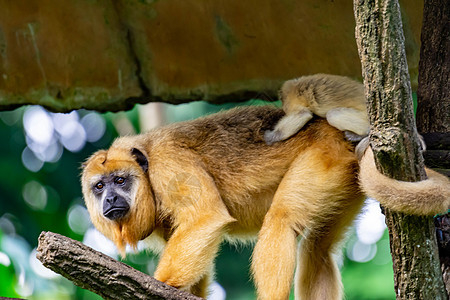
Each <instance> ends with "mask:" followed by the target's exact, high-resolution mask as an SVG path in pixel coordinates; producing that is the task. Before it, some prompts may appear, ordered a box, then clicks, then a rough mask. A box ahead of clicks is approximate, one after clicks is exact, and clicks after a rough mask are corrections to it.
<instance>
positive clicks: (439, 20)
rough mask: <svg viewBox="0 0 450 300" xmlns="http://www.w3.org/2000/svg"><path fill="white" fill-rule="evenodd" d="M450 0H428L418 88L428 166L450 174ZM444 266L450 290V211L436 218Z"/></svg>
mask: <svg viewBox="0 0 450 300" xmlns="http://www.w3.org/2000/svg"><path fill="white" fill-rule="evenodd" d="M449 20H450V2H449V1H448V0H425V3H424V10H423V25H422V36H421V48H420V61H419V79H418V80H419V87H418V90H417V102H418V108H417V128H418V130H419V132H420V133H421V134H422V136H423V137H424V139H425V142H426V144H427V151H426V152H425V154H424V158H425V163H426V165H427V166H428V167H431V168H434V169H437V170H438V171H440V172H442V173H444V174H446V175H447V176H450V52H449V51H448V50H449V49H450V30H449V29H450V28H449ZM435 225H436V234H437V239H438V246H439V256H440V261H441V270H442V273H443V278H444V283H445V287H446V289H447V293H448V294H450V214H446V215H442V216H439V217H436V218H435Z"/></svg>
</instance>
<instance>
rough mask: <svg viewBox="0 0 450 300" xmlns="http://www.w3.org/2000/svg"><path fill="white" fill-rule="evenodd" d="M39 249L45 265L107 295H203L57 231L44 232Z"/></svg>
mask: <svg viewBox="0 0 450 300" xmlns="http://www.w3.org/2000/svg"><path fill="white" fill-rule="evenodd" d="M37 251H38V253H37V255H36V257H37V259H39V260H40V261H41V262H42V263H43V264H44V266H46V267H47V268H49V269H51V270H53V271H55V272H57V273H59V274H61V275H63V276H64V277H66V278H67V279H69V280H71V281H72V282H73V283H74V284H76V285H78V286H79V287H81V288H83V289H88V290H90V291H92V292H94V293H96V294H98V295H100V296H102V297H103V298H105V299H172V300H179V299H185V300H199V299H202V298H199V297H196V296H194V295H192V294H189V293H187V292H184V291H181V290H178V289H176V288H174V287H171V286H169V285H167V284H165V283H162V282H160V281H158V280H156V279H155V278H153V277H151V276H149V275H147V274H144V273H142V272H139V271H137V270H136V269H133V268H132V267H130V266H128V265H126V264H124V263H122V262H119V261H117V260H115V259H113V258H111V257H109V256H107V255H105V254H103V253H101V252H98V251H95V250H94V249H92V248H90V247H88V246H86V245H84V244H82V243H81V242H78V241H75V240H72V239H70V238H68V237H65V236H62V235H60V234H57V233H53V232H42V233H41V235H40V236H39V246H38V248H37Z"/></svg>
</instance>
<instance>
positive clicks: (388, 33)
mask: <svg viewBox="0 0 450 300" xmlns="http://www.w3.org/2000/svg"><path fill="white" fill-rule="evenodd" d="M353 3H354V13H355V20H356V41H357V44H358V51H359V56H360V59H361V63H362V69H363V78H364V84H365V93H366V99H367V101H368V105H367V107H368V113H369V118H370V123H371V132H370V142H371V147H372V150H373V152H374V156H375V160H376V163H377V167H378V169H379V170H380V172H381V173H383V174H385V175H387V176H390V177H392V178H395V179H397V180H403V181H418V180H422V179H425V178H426V174H425V171H424V166H423V157H422V155H421V153H420V151H419V148H418V136H417V129H416V126H415V122H414V115H413V102H412V94H411V87H410V81H409V74H408V66H407V62H406V55H405V50H404V36H403V29H402V23H401V17H400V7H399V4H398V2H397V0H354V2H353ZM385 215H386V223H387V225H388V228H389V237H390V244H391V254H392V260H393V264H394V283H395V292H396V295H397V299H447V295H446V292H445V288H444V284H443V280H442V273H441V271H440V269H439V256H438V252H437V244H436V236H435V233H434V226H433V219H432V218H431V217H416V216H408V215H404V214H400V213H395V212H391V211H389V210H388V209H386V210H385Z"/></svg>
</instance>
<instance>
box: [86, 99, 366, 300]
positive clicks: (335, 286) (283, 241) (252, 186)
mask: <svg viewBox="0 0 450 300" xmlns="http://www.w3.org/2000/svg"><path fill="white" fill-rule="evenodd" d="M283 115H284V113H283V111H281V110H280V109H276V108H274V107H268V106H266V107H249V108H240V109H233V110H230V111H226V112H223V113H219V114H216V115H212V116H209V117H205V118H200V119H197V120H194V121H189V122H183V123H178V124H173V125H170V126H167V127H164V128H160V129H156V130H153V131H150V132H148V133H146V134H143V135H138V136H130V137H123V138H119V139H117V140H116V141H115V142H114V143H113V144H112V146H111V147H110V148H109V149H108V150H102V151H99V152H97V153H95V154H94V155H93V156H92V157H91V158H90V159H88V161H87V163H86V166H85V168H84V170H83V175H82V183H83V193H84V197H85V201H86V205H87V207H88V210H89V212H90V215H91V218H92V221H93V223H94V225H95V226H96V227H97V228H98V229H99V230H100V231H101V232H103V233H104V234H105V235H106V236H107V237H108V238H110V239H111V240H113V241H114V242H115V243H116V245H117V246H118V247H119V248H121V249H123V247H124V246H125V244H129V245H131V246H135V245H136V243H137V241H138V240H140V239H144V238H146V237H147V236H148V235H150V236H149V237H148V239H149V240H153V241H155V240H156V241H159V242H158V243H157V244H158V245H160V244H161V241H163V244H165V247H164V250H163V251H162V253H161V259H160V262H159V265H158V268H157V270H156V272H155V277H156V278H157V279H159V280H161V281H164V282H166V283H168V284H170V285H172V286H175V287H178V288H182V289H187V290H190V291H191V292H193V293H196V294H197V295H200V296H206V286H207V285H208V283H209V282H210V280H211V278H212V274H213V272H212V270H213V269H214V267H213V265H214V258H215V256H216V254H217V251H218V248H219V244H220V243H221V241H222V240H223V239H228V240H230V241H232V242H236V241H246V240H254V239H255V237H256V236H258V238H257V243H256V247H255V252H254V255H253V258H252V261H253V263H252V269H253V274H254V277H255V281H256V285H257V287H258V297H259V298H260V299H271V300H272V299H286V298H287V297H288V296H289V291H290V288H291V284H292V282H293V272H294V268H295V261H296V254H295V253H296V249H297V246H296V238H297V236H298V235H302V236H303V239H304V240H305V241H306V242H305V245H308V247H307V248H308V249H307V253H309V254H308V255H306V256H305V258H303V259H302V263H301V264H302V265H303V266H304V268H302V269H301V270H300V271H299V272H300V273H301V274H303V275H301V276H300V277H299V278H300V279H299V280H297V282H296V285H297V286H298V287H297V290H298V291H300V292H299V293H300V294H303V295H305V296H302V297H301V299H308V295H315V293H316V292H315V290H317V289H319V290H320V291H322V292H321V293H320V295H330V297H331V298H328V299H339V298H340V295H341V292H340V275H339V272H338V271H337V269H336V266H335V263H334V262H333V260H332V253H333V251H334V250H335V247H336V244H337V243H338V241H339V240H341V238H342V236H343V233H344V232H345V231H346V229H347V227H348V226H349V225H350V223H351V220H353V219H354V218H355V216H356V214H357V213H358V211H359V209H360V207H361V205H362V203H363V199H364V197H363V195H362V193H361V192H360V189H359V187H358V182H357V170H358V163H357V159H356V156H355V154H354V149H353V147H352V145H351V144H350V143H348V142H347V141H345V139H344V138H343V133H342V132H340V131H338V130H337V129H335V128H333V127H331V126H329V125H328V124H327V122H326V121H325V120H321V119H315V120H312V121H310V122H308V123H307V124H306V125H305V127H304V129H303V130H302V131H300V132H298V133H297V134H295V135H294V136H293V137H292V138H291V139H289V140H286V141H284V142H281V143H277V144H276V145H273V146H268V145H267V144H266V143H265V141H264V133H265V131H267V130H269V129H271V128H272V127H273V126H274V125H275V124H276V123H277V122H278V121H279V120H280V118H282V117H283ZM133 148H136V149H139V151H141V152H142V153H143V154H144V155H145V156H146V157H147V159H148V172H147V173H144V171H143V170H142V168H140V166H139V164H138V162H137V161H136V160H135V159H134V158H133V156H132V154H131V151H130V149H133ZM118 169H122V170H124V172H125V173H127V174H130V176H134V178H136V179H137V185H138V188H137V189H136V191H135V194H132V193H130V205H131V211H130V213H129V215H128V216H127V217H126V218H124V219H120V220H118V221H111V220H108V219H107V218H105V217H103V216H102V214H101V209H99V207H100V206H99V205H98V203H97V202H98V200H97V199H96V198H95V197H94V195H93V193H92V186H93V185H94V184H95V182H96V180H98V178H99V176H102V174H103V175H105V174H108V173H109V172H115V171H117V170H118ZM131 194H132V195H131ZM96 201H97V202H96ZM330 235H331V236H330ZM323 240H327V241H330V243H324V242H322V241H323ZM157 247H159V246H157ZM155 248H156V247H155ZM310 252H311V253H310ZM302 253H303V252H302ZM315 253H317V255H319V256H316V254H315ZM300 255H301V256H302V257H303V254H300ZM323 260H325V261H327V263H326V264H324V265H323V267H322V268H320V269H318V270H315V268H314V265H315V264H316V263H317V262H318V261H323ZM314 270H315V271H314ZM313 271H314V274H315V275H314V276H313V277H311V280H309V281H308V280H307V279H305V278H307V277H308V276H309V275H308V274H312V273H311V272H313ZM305 281H308V282H305ZM310 299H311V298H310Z"/></svg>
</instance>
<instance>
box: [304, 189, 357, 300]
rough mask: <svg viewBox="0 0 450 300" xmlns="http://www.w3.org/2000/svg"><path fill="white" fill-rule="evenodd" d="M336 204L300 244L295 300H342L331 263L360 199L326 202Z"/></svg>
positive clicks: (324, 210) (340, 288)
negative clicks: (337, 204)
mask: <svg viewBox="0 0 450 300" xmlns="http://www.w3.org/2000/svg"><path fill="white" fill-rule="evenodd" d="M329 200H330V202H335V203H339V204H340V205H339V206H334V207H331V208H329V209H328V211H327V208H326V207H324V208H323V214H322V215H320V217H319V218H315V219H314V220H313V221H312V222H311V223H310V225H309V228H308V232H307V233H306V235H305V237H304V238H303V239H302V241H301V242H300V246H299V249H298V256H297V271H296V276H295V296H296V298H295V299H297V300H307V299H327V300H328V299H336V300H340V299H342V286H341V276H340V272H339V269H338V267H337V265H336V262H335V260H334V256H336V255H337V252H338V251H339V246H340V244H341V242H342V240H343V239H344V236H345V233H346V232H347V229H348V227H349V226H350V225H351V224H352V222H353V220H354V219H355V218H356V216H357V214H358V213H359V211H360V210H361V206H362V204H363V202H364V196H361V195H359V196H356V197H354V198H349V199H348V200H345V199H342V198H341V199H340V197H339V198H336V196H335V198H334V199H333V198H330V199H329Z"/></svg>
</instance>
